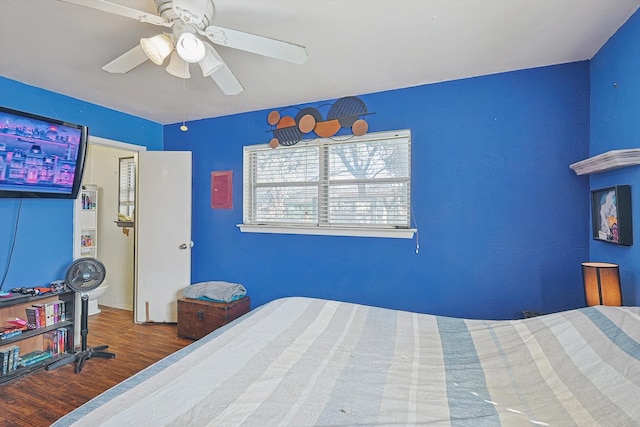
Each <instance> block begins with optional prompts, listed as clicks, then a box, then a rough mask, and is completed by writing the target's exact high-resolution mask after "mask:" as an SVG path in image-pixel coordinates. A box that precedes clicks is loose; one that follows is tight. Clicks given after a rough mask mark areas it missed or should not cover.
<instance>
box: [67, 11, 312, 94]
mask: <svg viewBox="0 0 640 427" xmlns="http://www.w3.org/2000/svg"><path fill="white" fill-rule="evenodd" d="M59 1H62V2H65V3H72V4H76V5H79V6H85V7H89V8H92V9H97V10H101V11H103V12H108V13H113V14H115V15H120V16H124V17H127V18H132V19H135V20H137V21H140V22H143V23H146V24H153V25H157V26H161V27H166V28H167V29H169V30H170V31H167V32H163V33H160V34H157V35H155V36H153V37H150V38H142V39H140V43H139V44H138V45H136V46H135V47H134V48H133V49H131V50H129V51H127V52H125V53H124V54H122V55H121V56H119V57H117V58H116V59H114V60H113V61H111V62H109V63H108V64H107V65H105V66H104V67H102V69H103V70H105V71H108V72H110V73H121V74H123V73H127V72H129V71H131V70H133V69H134V68H135V67H137V66H139V65H141V64H143V63H144V62H146V61H148V60H151V61H152V62H153V63H154V64H156V65H162V63H163V62H164V60H165V59H166V58H167V57H170V60H169V64H168V66H167V67H166V71H167V72H168V73H169V74H172V75H174V76H176V77H180V78H189V77H190V74H189V64H193V63H197V64H198V65H199V66H200V68H201V70H202V75H203V76H204V77H211V78H212V79H213V80H214V81H215V82H216V84H217V85H218V86H219V87H220V89H221V90H222V92H223V93H225V94H226V95H237V94H239V93H241V92H242V91H244V87H242V84H241V83H240V81H238V79H237V78H236V76H235V75H234V74H233V73H232V72H231V70H230V69H229V67H228V66H227V64H225V62H224V61H223V60H222V57H221V56H220V55H219V54H218V52H216V50H215V49H214V47H213V45H212V44H211V43H214V44H216V45H220V46H227V47H231V48H234V49H239V50H244V51H246V52H251V53H255V54H258V55H262V56H267V57H270V58H275V59H280V60H283V61H288V62H292V63H295V64H302V63H304V62H305V61H306V60H307V56H308V55H307V50H306V49H305V47H304V46H299V45H296V44H292V43H288V42H284V41H281V40H276V39H272V38H268V37H263V36H258V35H255V34H250V33H245V32H243V31H237V30H232V29H229V28H223V27H218V26H215V25H211V21H212V20H213V16H214V6H213V0H154V2H155V6H156V9H157V11H158V14H157V15H153V14H150V13H147V12H143V11H140V10H136V9H132V8H130V7H126V6H122V5H120V4H117V3H112V2H110V1H107V0H59ZM199 36H202V37H204V38H206V39H207V40H208V41H210V42H211V43H207V42H203V41H202V40H201V38H200V37H199Z"/></svg>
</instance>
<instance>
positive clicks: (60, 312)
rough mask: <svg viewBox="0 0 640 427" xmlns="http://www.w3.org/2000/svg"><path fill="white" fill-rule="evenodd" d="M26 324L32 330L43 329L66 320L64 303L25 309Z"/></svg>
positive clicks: (56, 302) (57, 302)
mask: <svg viewBox="0 0 640 427" xmlns="http://www.w3.org/2000/svg"><path fill="white" fill-rule="evenodd" d="M26 312H27V322H28V323H29V325H30V326H32V329H35V328H44V327H47V326H52V325H55V324H56V323H58V322H64V321H65V320H66V306H65V302H64V301H60V300H58V301H53V302H49V303H46V304H34V305H32V306H31V307H27V308H26Z"/></svg>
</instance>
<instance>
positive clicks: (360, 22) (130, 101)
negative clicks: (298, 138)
mask: <svg viewBox="0 0 640 427" xmlns="http://www.w3.org/2000/svg"><path fill="white" fill-rule="evenodd" d="M112 1H113V2H116V3H120V4H122V5H126V6H129V7H133V8H136V9H139V10H143V11H148V12H153V13H155V8H154V2H153V0H112ZM214 3H215V10H216V16H215V17H214V21H213V22H212V23H213V24H215V25H218V26H222V27H227V28H233V29H237V30H242V31H246V32H251V33H254V34H259V35H263V36H268V37H272V38H277V39H281V40H286V41H290V42H292V43H296V44H301V45H304V46H306V47H307V51H308V52H309V59H308V61H307V62H306V63H305V64H303V65H295V64H290V63H286V62H282V61H277V60H274V59H269V58H265V57H262V56H258V55H254V54H251V53H246V52H242V51H237V50H233V49H230V48H224V47H219V48H218V47H217V48H216V49H217V50H218V52H219V53H220V55H221V56H222V57H223V58H224V60H225V62H226V63H227V64H228V65H229V67H230V68H231V70H232V71H233V72H234V73H235V75H236V76H237V77H238V79H239V80H240V82H241V83H242V84H243V86H244V87H245V89H246V90H245V92H243V93H242V94H240V95H236V96H226V95H224V94H223V93H222V92H221V91H220V89H219V88H218V86H217V85H216V84H215V83H214V82H213V80H211V79H210V78H204V77H202V74H201V73H200V70H199V68H198V66H197V65H191V67H192V69H191V75H192V77H191V79H189V80H186V81H183V80H181V79H179V78H176V77H173V76H171V75H169V74H168V73H166V72H165V70H164V66H163V67H160V66H157V65H154V64H153V63H151V62H150V61H147V62H146V63H144V64H143V65H141V66H139V67H137V68H136V69H134V70H132V71H131V72H129V73H127V74H109V73H107V72H105V71H102V69H101V68H102V66H103V65H105V64H106V63H108V62H109V61H111V60H112V59H114V58H116V57H117V56H119V55H121V54H122V53H124V52H125V51H127V50H129V49H131V48H132V47H134V46H135V45H136V44H137V43H138V41H139V39H140V38H141V37H148V36H151V35H154V34H157V33H159V32H160V31H161V30H160V28H161V27H156V26H153V25H151V24H144V23H140V22H137V21H135V20H132V19H128V18H124V17H120V16H116V15H111V14H108V13H105V12H100V11H97V10H93V9H89V8H85V7H81V6H75V5H72V4H68V3H63V2H60V1H57V0H2V1H1V2H0V76H3V77H7V78H10V79H13V80H17V81H20V82H23V83H26V84H29V85H33V86H37V87H40V88H44V89H47V90H50V91H53V92H57V93H61V94H64V95H68V96H71V97H74V98H77V99H80V100H83V101H87V102H91V103H94V104H97V105H101V106H104V107H108V108H112V109H115V110H119V111H122V112H125V113H129V114H132V115H135V116H138V117H142V118H146V119H149V120H152V121H155V122H158V123H162V124H167V123H176V122H181V121H182V120H184V119H186V120H187V121H189V120H196V119H201V118H207V117H218V116H224V115H229V114H234V113H239V112H246V111H254V110H261V109H269V108H275V107H283V106H288V105H295V104H300V103H306V102H316V101H321V100H326V99H335V98H339V97H342V96H348V95H361V94H366V93H371V92H378V91H383V90H388V89H397V88H403V87H411V86H417V85H421V84H426V83H433V82H440V81H447V80H454V79H460V78H465V77H472V76H479V75H486V74H493V73H498V72H504V71H512V70H519V69H525V68H531V67H538V66H545V65H553V64H560V63H567V62H573V61H579V60H585V59H590V58H591V57H592V56H593V55H594V54H595V53H596V52H597V51H598V49H599V48H600V47H601V46H602V45H603V44H604V43H605V42H606V41H607V40H608V39H609V37H611V35H612V34H613V33H615V31H616V30H617V29H618V28H619V27H620V26H621V25H622V24H623V23H624V22H625V21H626V20H627V19H628V18H629V17H630V16H631V15H632V14H633V13H634V12H635V11H636V9H637V8H638V7H639V6H640V0H268V1H267V0H215V2H214ZM165 65H166V64H165ZM183 91H184V92H183ZM183 93H184V95H185V96H184V97H183ZM183 100H185V101H184V104H183ZM0 104H3V98H2V94H0Z"/></svg>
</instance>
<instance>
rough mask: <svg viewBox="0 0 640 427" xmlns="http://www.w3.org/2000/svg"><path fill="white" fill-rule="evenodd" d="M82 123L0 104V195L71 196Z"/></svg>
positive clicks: (82, 147) (84, 134)
mask: <svg viewBox="0 0 640 427" xmlns="http://www.w3.org/2000/svg"><path fill="white" fill-rule="evenodd" d="M87 142H88V128H87V127H86V126H82V125H77V124H73V123H67V122H63V121H61V120H56V119H50V118H46V117H41V116H37V115H34V114H29V113H24V112H21V111H15V110H11V109H8V108H4V107H0V197H42V198H44V197H46V198H66V199H75V198H76V197H77V195H78V190H79V189H80V182H81V180H82V173H83V171H84V161H85V156H86V151H87Z"/></svg>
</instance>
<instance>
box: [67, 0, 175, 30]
mask: <svg viewBox="0 0 640 427" xmlns="http://www.w3.org/2000/svg"><path fill="white" fill-rule="evenodd" d="M58 1H61V2H64V3H71V4H75V5H78V6H84V7H88V8H91V9H97V10H101V11H103V12H107V13H113V14H114V15H120V16H124V17H125V18H131V19H135V20H136V21H140V22H145V23H148V24H154V25H162V26H164V27H171V23H169V22H167V21H166V20H165V19H164V18H162V17H160V16H158V15H155V14H152V13H147V12H143V11H141V10H137V9H132V8H130V7H126V6H122V5H119V4H116V3H111V2H109V1H106V0H58Z"/></svg>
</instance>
